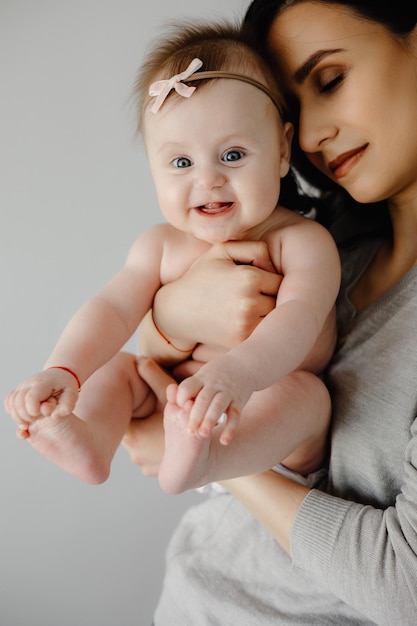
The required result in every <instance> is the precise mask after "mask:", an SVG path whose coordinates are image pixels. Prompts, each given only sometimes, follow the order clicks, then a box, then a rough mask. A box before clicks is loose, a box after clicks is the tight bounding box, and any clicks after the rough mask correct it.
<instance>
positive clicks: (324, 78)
mask: <svg viewBox="0 0 417 626" xmlns="http://www.w3.org/2000/svg"><path fill="white" fill-rule="evenodd" d="M345 76H346V72H345V71H341V70H340V69H339V68H337V69H332V70H330V69H329V70H325V71H323V72H321V73H320V75H319V76H318V79H317V86H318V90H319V92H320V93H322V94H327V93H332V92H333V91H336V89H338V87H340V85H341V83H342V82H343V81H344V79H345Z"/></svg>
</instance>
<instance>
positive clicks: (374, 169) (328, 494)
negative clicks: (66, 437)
mask: <svg viewBox="0 0 417 626" xmlns="http://www.w3.org/2000/svg"><path fill="white" fill-rule="evenodd" d="M412 4H414V6H410V4H409V3H408V2H405V1H402V0H396V1H395V2H391V3H389V2H378V1H376V0H368V1H359V0H358V1H356V2H342V1H339V2H332V1H331V0H323V1H321V0H316V1H313V0H282V1H280V0H277V1H272V0H271V1H270V0H267V1H262V0H255V1H254V2H253V3H252V4H251V6H250V8H249V10H248V13H247V16H246V25H247V26H250V27H251V28H253V29H254V31H255V32H256V33H257V35H258V37H259V39H260V41H261V42H263V43H266V45H267V47H268V49H269V50H270V52H271V53H272V56H273V59H274V61H275V62H276V64H277V68H278V71H280V72H283V74H284V78H285V83H286V86H287V88H288V92H289V95H290V97H291V98H293V101H294V103H295V104H296V105H297V109H298V113H299V119H298V144H299V148H300V150H299V151H297V150H296V153H297V152H299V154H296V155H295V164H296V167H297V169H298V170H299V171H300V172H301V173H302V174H303V175H304V176H305V177H306V178H308V179H309V180H310V181H311V182H312V183H314V184H315V185H316V186H317V187H318V189H320V190H321V191H322V192H324V191H326V192H328V193H326V195H323V194H322V198H323V200H324V202H325V203H327V204H326V206H327V208H328V211H327V212H328V213H329V214H330V215H334V216H336V213H337V216H338V220H336V224H335V226H336V231H335V233H336V236H337V238H338V240H339V243H340V251H341V257H342V264H343V269H344V282H343V285H342V290H341V296H340V301H339V334H340V345H339V347H338V350H337V351H336V354H335V356H334V359H333V362H332V364H331V366H330V367H329V371H328V380H329V385H330V389H331V393H332V397H333V406H334V411H333V426H332V432H331V440H330V443H331V454H330V458H329V480H328V483H327V484H326V485H325V486H324V488H323V489H320V490H319V489H307V488H306V487H304V486H301V485H298V484H295V483H293V482H291V481H290V480H288V479H287V478H285V477H283V476H278V475H276V474H273V473H272V472H268V471H266V472H264V473H262V474H257V475H253V476H249V477H244V478H237V479H233V480H229V481H227V483H224V484H225V485H226V484H227V487H228V489H229V490H230V491H231V492H232V493H233V494H234V496H235V497H233V496H232V495H228V494H227V495H226V494H221V495H218V496H214V497H211V498H209V499H208V500H207V501H205V502H203V503H202V504H201V505H199V506H197V507H195V508H193V509H191V510H190V511H189V512H188V513H187V514H186V515H185V517H184V518H183V520H182V522H181V523H180V525H179V527H178V529H177V531H176V533H175V535H174V537H173V538H172V541H171V545H170V548H169V552H168V556H167V571H166V577H165V582H164V588H163V591H162V595H161V598H160V602H159V605H158V607H157V610H156V614H155V626H186V625H190V626H191V625H192V626H196V625H198V626H204V625H205V624H210V625H218V626H228V625H230V626H232V625H233V626H236V625H237V624H238V625H239V626H244V625H253V626H261V625H262V626H264V625H267V624H271V625H272V624H273V625H274V626H276V625H277V624H285V625H286V626H288V625H291V624H298V625H300V624H307V625H308V626H313V625H314V624H320V626H323V625H330V624H337V625H338V626H339V625H340V624H355V625H358V624H361V625H365V624H375V623H376V624H387V625H390V626H392V625H394V624H401V625H402V626H404V625H415V624H416V623H417V420H416V414H417V392H416V380H417V350H416V349H415V337H416V328H417V321H416V312H417V26H416V23H417V7H416V6H415V3H412ZM335 188H337V189H338V190H339V191H340V194H339V195H336V192H335ZM346 192H347V193H346ZM347 198H350V199H351V200H352V201H351V202H349V201H347ZM358 203H360V205H362V206H361V207H360V210H359V211H358ZM370 203H372V205H373V206H372V207H368V206H367V205H368V204H370ZM371 209H372V211H371ZM375 211H377V212H376V213H375ZM371 213H372V215H375V214H376V216H377V223H378V225H379V226H380V228H377V229H375V230H373V229H371V228H369V224H370V223H371V221H370V215H371ZM387 216H388V217H389V224H388V226H389V228H388V229H387V228H386V218H387ZM339 217H340V219H339ZM340 220H341V221H340ZM341 224H342V226H341ZM355 229H356V230H357V232H358V233H361V234H360V235H359V234H358V236H356V237H354V236H353V235H352V233H353V232H354V231H355ZM347 234H349V237H348V236H347ZM222 250H223V254H220V255H219V258H212V257H211V256H210V255H208V257H207V258H206V261H205V263H200V264H199V265H198V266H196V267H194V268H193V270H192V271H190V273H189V274H188V275H186V276H185V277H184V278H183V279H182V280H181V281H178V283H176V284H172V285H170V286H168V287H166V288H164V289H163V290H161V291H160V293H159V295H158V298H157V299H156V301H155V311H156V314H157V316H158V325H159V326H160V327H161V328H162V329H163V331H164V333H165V334H167V335H168V336H170V337H172V338H177V339H182V340H183V341H187V340H188V341H194V340H195V338H196V337H198V338H199V340H200V341H202V340H204V341H207V342H208V343H210V342H211V343H214V342H215V340H216V337H220V336H221V337H222V338H223V337H227V338H228V342H229V344H232V343H233V342H235V341H237V340H239V339H240V338H241V337H240V336H238V335H239V333H238V332H237V331H236V326H233V327H231V326H232V325H231V322H230V319H229V318H228V316H226V318H225V316H224V315H223V312H224V308H225V307H231V306H233V307H234V310H235V319H237V320H238V327H239V329H240V332H241V329H242V328H245V327H246V329H247V330H248V331H249V330H250V327H251V325H252V324H254V323H256V321H254V320H252V317H251V314H249V313H248V310H250V309H251V306H248V307H242V306H240V304H241V296H242V293H243V292H245V298H244V302H245V303H246V304H248V303H249V304H250V305H252V304H253V305H254V307H255V310H256V311H258V314H262V313H265V310H264V309H265V307H267V306H268V304H265V303H267V302H268V297H267V296H263V295H260V294H261V292H262V284H263V282H262V281H263V275H262V272H261V271H259V272H258V271H257V270H256V269H255V268H253V271H252V272H251V274H250V281H252V282H251V284H243V286H242V281H243V283H244V280H245V279H242V273H241V272H240V269H241V267H240V266H239V265H234V264H233V263H230V262H229V261H228V260H227V259H235V260H239V257H240V254H241V251H240V250H239V249H236V250H234V248H233V245H232V244H226V245H225V246H224V248H223V249H222ZM235 275H237V276H238V278H236V279H235ZM254 276H255V277H257V278H255V281H254ZM253 281H254V282H255V286H253ZM207 285H209V287H207ZM190 286H191V287H192V289H193V290H194V294H195V296H196V299H195V306H193V304H194V303H193V302H191V303H190V300H189V298H188V301H187V305H185V304H184V298H183V295H182V294H183V293H184V292H183V289H185V292H186V293H187V294H189V293H190V291H191V289H190ZM215 286H216V289H217V293H218V297H217V298H215V299H213V301H212V302H207V301H206V302H205V310H204V311H202V310H201V304H197V303H201V302H202V301H203V299H201V298H200V295H201V290H202V289H204V288H207V289H210V290H212V289H213V291H214V290H215ZM199 290H200V291H199ZM219 303H221V304H220V305H219ZM198 307H200V308H199V313H198V315H196V314H195V313H193V311H195V310H196V309H197V308H198ZM262 307H263V309H262ZM167 309H169V312H170V314H169V315H164V311H165V310H167ZM173 311H174V312H176V316H175V317H174V316H172V312H173ZM203 313H205V314H206V316H207V318H206V319H207V324H205V326H204V328H202V329H199V330H198V332H199V333H200V334H197V331H194V328H195V326H196V325H197V323H198V322H197V319H201V315H202V314H203ZM165 317H167V318H169V319H165ZM173 317H174V319H173ZM255 317H256V316H255ZM175 320H176V321H175ZM148 334H149V336H150V335H151V332H149V333H148ZM203 335H204V337H203ZM150 343H152V342H150ZM196 357H198V358H204V355H196ZM142 370H143V371H142V373H143V375H144V376H146V377H147V378H148V380H149V381H150V382H151V384H152V385H153V386H154V387H155V389H156V390H157V391H158V394H159V395H160V397H162V392H163V387H164V384H165V383H166V381H165V378H164V374H162V373H161V372H159V371H157V370H156V366H154V364H153V363H152V362H149V361H145V362H144V363H143V364H142ZM281 409H282V407H280V410H281ZM282 410H284V409H282ZM145 421H146V422H147V423H146V424H145V423H141V424H132V426H131V429H130V432H129V434H128V435H127V437H126V439H125V445H126V447H127V448H128V450H129V451H130V453H131V456H132V459H133V460H136V462H139V464H141V465H142V467H143V468H144V471H145V472H147V473H153V472H155V471H156V470H157V467H158V464H159V459H160V451H159V449H158V445H159V444H158V442H160V440H161V432H162V429H161V422H160V417H159V416H154V418H150V420H149V421H147V420H145ZM271 424H273V419H271ZM262 428H263V429H264V431H265V432H267V431H268V424H263V425H262ZM253 441H254V442H256V441H257V442H258V444H259V440H258V439H256V440H255V439H254V440H253ZM248 442H249V443H250V435H249V436H248ZM152 445H153V448H152ZM253 445H254V449H253V455H254V457H256V458H257V459H258V461H259V463H258V465H259V467H260V468H261V467H264V468H265V469H267V468H268V467H270V465H271V464H270V458H269V457H268V455H266V457H268V458H264V459H263V449H261V448H260V447H259V445H258V448H257V447H256V446H255V443H254V444H253ZM152 449H153V450H155V452H154V454H153V455H152V454H151V452H150V450H152ZM262 461H265V463H264V464H263V463H262ZM235 470H236V473H235V475H238V469H237V468H235ZM240 470H241V473H244V472H245V467H241V468H240ZM223 477H224V476H217V477H216V478H218V479H221V478H223ZM236 498H237V499H236ZM238 500H240V501H241V503H243V504H244V506H242V505H241V504H240V503H239V502H238ZM247 509H249V511H250V512H248V510H247ZM255 517H257V518H258V519H259V520H260V521H261V523H262V525H261V524H259V523H258V522H257V521H256V520H255ZM264 526H266V528H267V529H269V530H270V532H271V534H270V533H269V532H267V531H266V530H265V529H264Z"/></svg>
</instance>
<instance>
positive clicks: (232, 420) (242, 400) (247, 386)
mask: <svg viewBox="0 0 417 626" xmlns="http://www.w3.org/2000/svg"><path fill="white" fill-rule="evenodd" d="M253 391H254V387H253V380H252V378H251V377H250V376H249V377H248V375H247V372H245V371H244V368H242V367H240V368H236V367H233V366H232V367H231V364H230V363H229V362H228V358H227V356H225V357H221V358H220V359H215V360H214V361H211V362H210V363H207V364H206V365H204V366H203V367H201V368H200V370H199V371H198V372H197V373H196V374H194V376H190V377H189V378H186V379H185V380H183V381H182V382H181V383H180V384H179V385H178V389H177V393H176V398H175V402H176V404H177V405H178V406H180V407H182V408H183V409H184V410H187V412H189V421H188V431H189V432H190V434H193V435H196V434H198V435H200V436H201V437H209V436H210V435H211V433H212V431H213V428H214V427H215V426H216V424H218V423H219V420H221V418H222V417H223V415H224V414H225V415H226V417H227V419H226V423H225V425H224V426H223V430H222V433H221V435H220V443H222V444H223V445H228V444H229V443H230V442H231V441H232V439H233V436H234V434H235V432H236V429H237V427H238V424H239V419H240V414H241V411H242V409H243V407H244V406H245V404H246V403H247V401H248V400H249V398H250V396H251V395H252V392H253Z"/></svg>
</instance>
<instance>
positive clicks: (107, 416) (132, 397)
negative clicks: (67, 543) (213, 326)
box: [29, 352, 155, 483]
mask: <svg viewBox="0 0 417 626" xmlns="http://www.w3.org/2000/svg"><path fill="white" fill-rule="evenodd" d="M154 402H155V398H154V394H153V392H152V391H151V390H150V389H149V387H148V386H147V385H146V383H145V382H144V381H143V380H142V379H141V378H140V376H139V374H138V371H137V359H136V357H135V356H134V355H133V354H129V353H127V352H120V353H119V354H117V355H116V356H115V357H114V358H113V359H111V360H110V361H109V362H108V363H107V364H106V365H104V366H103V367H102V368H101V369H99V370H97V372H95V373H94V374H93V375H92V376H91V377H90V378H89V379H88V380H87V381H86V382H85V383H84V385H83V386H82V389H81V391H80V394H79V399H78V402H77V405H76V407H75V414H73V415H69V416H66V417H64V418H51V417H46V418H42V419H40V420H37V421H36V422H34V423H33V424H32V425H31V426H30V429H29V432H30V437H29V441H30V443H31V444H32V446H33V447H34V448H35V449H36V450H37V451H38V452H40V454H42V455H43V456H45V457H46V458H47V459H49V460H50V461H52V462H53V463H55V464H56V465H58V466H60V467H61V468H62V469H64V470H65V471H66V472H68V473H69V474H72V475H73V476H75V477H76V478H78V479H80V480H82V481H85V482H88V483H101V482H104V481H105V480H106V479H107V478H108V475H109V473H110V464H111V462H112V460H113V457H114V454H115V452H116V450H117V448H118V446H119V444H120V442H121V440H122V437H123V435H124V433H125V432H126V429H127V427H128V424H129V422H130V420H131V418H132V415H135V416H136V417H145V416H146V415H148V414H150V413H152V411H153V407H154Z"/></svg>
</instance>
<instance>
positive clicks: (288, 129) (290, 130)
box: [279, 122, 294, 178]
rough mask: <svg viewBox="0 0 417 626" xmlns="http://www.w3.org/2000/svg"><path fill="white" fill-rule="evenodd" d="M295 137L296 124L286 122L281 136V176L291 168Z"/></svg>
mask: <svg viewBox="0 0 417 626" xmlns="http://www.w3.org/2000/svg"><path fill="white" fill-rule="evenodd" d="M293 137H294V126H293V125H292V124H291V122H286V123H285V124H284V126H283V129H282V137H281V150H280V154H281V163H280V169H279V175H280V177H281V178H284V176H286V175H287V174H288V170H289V169H290V159H291V143H292V139H293Z"/></svg>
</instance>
